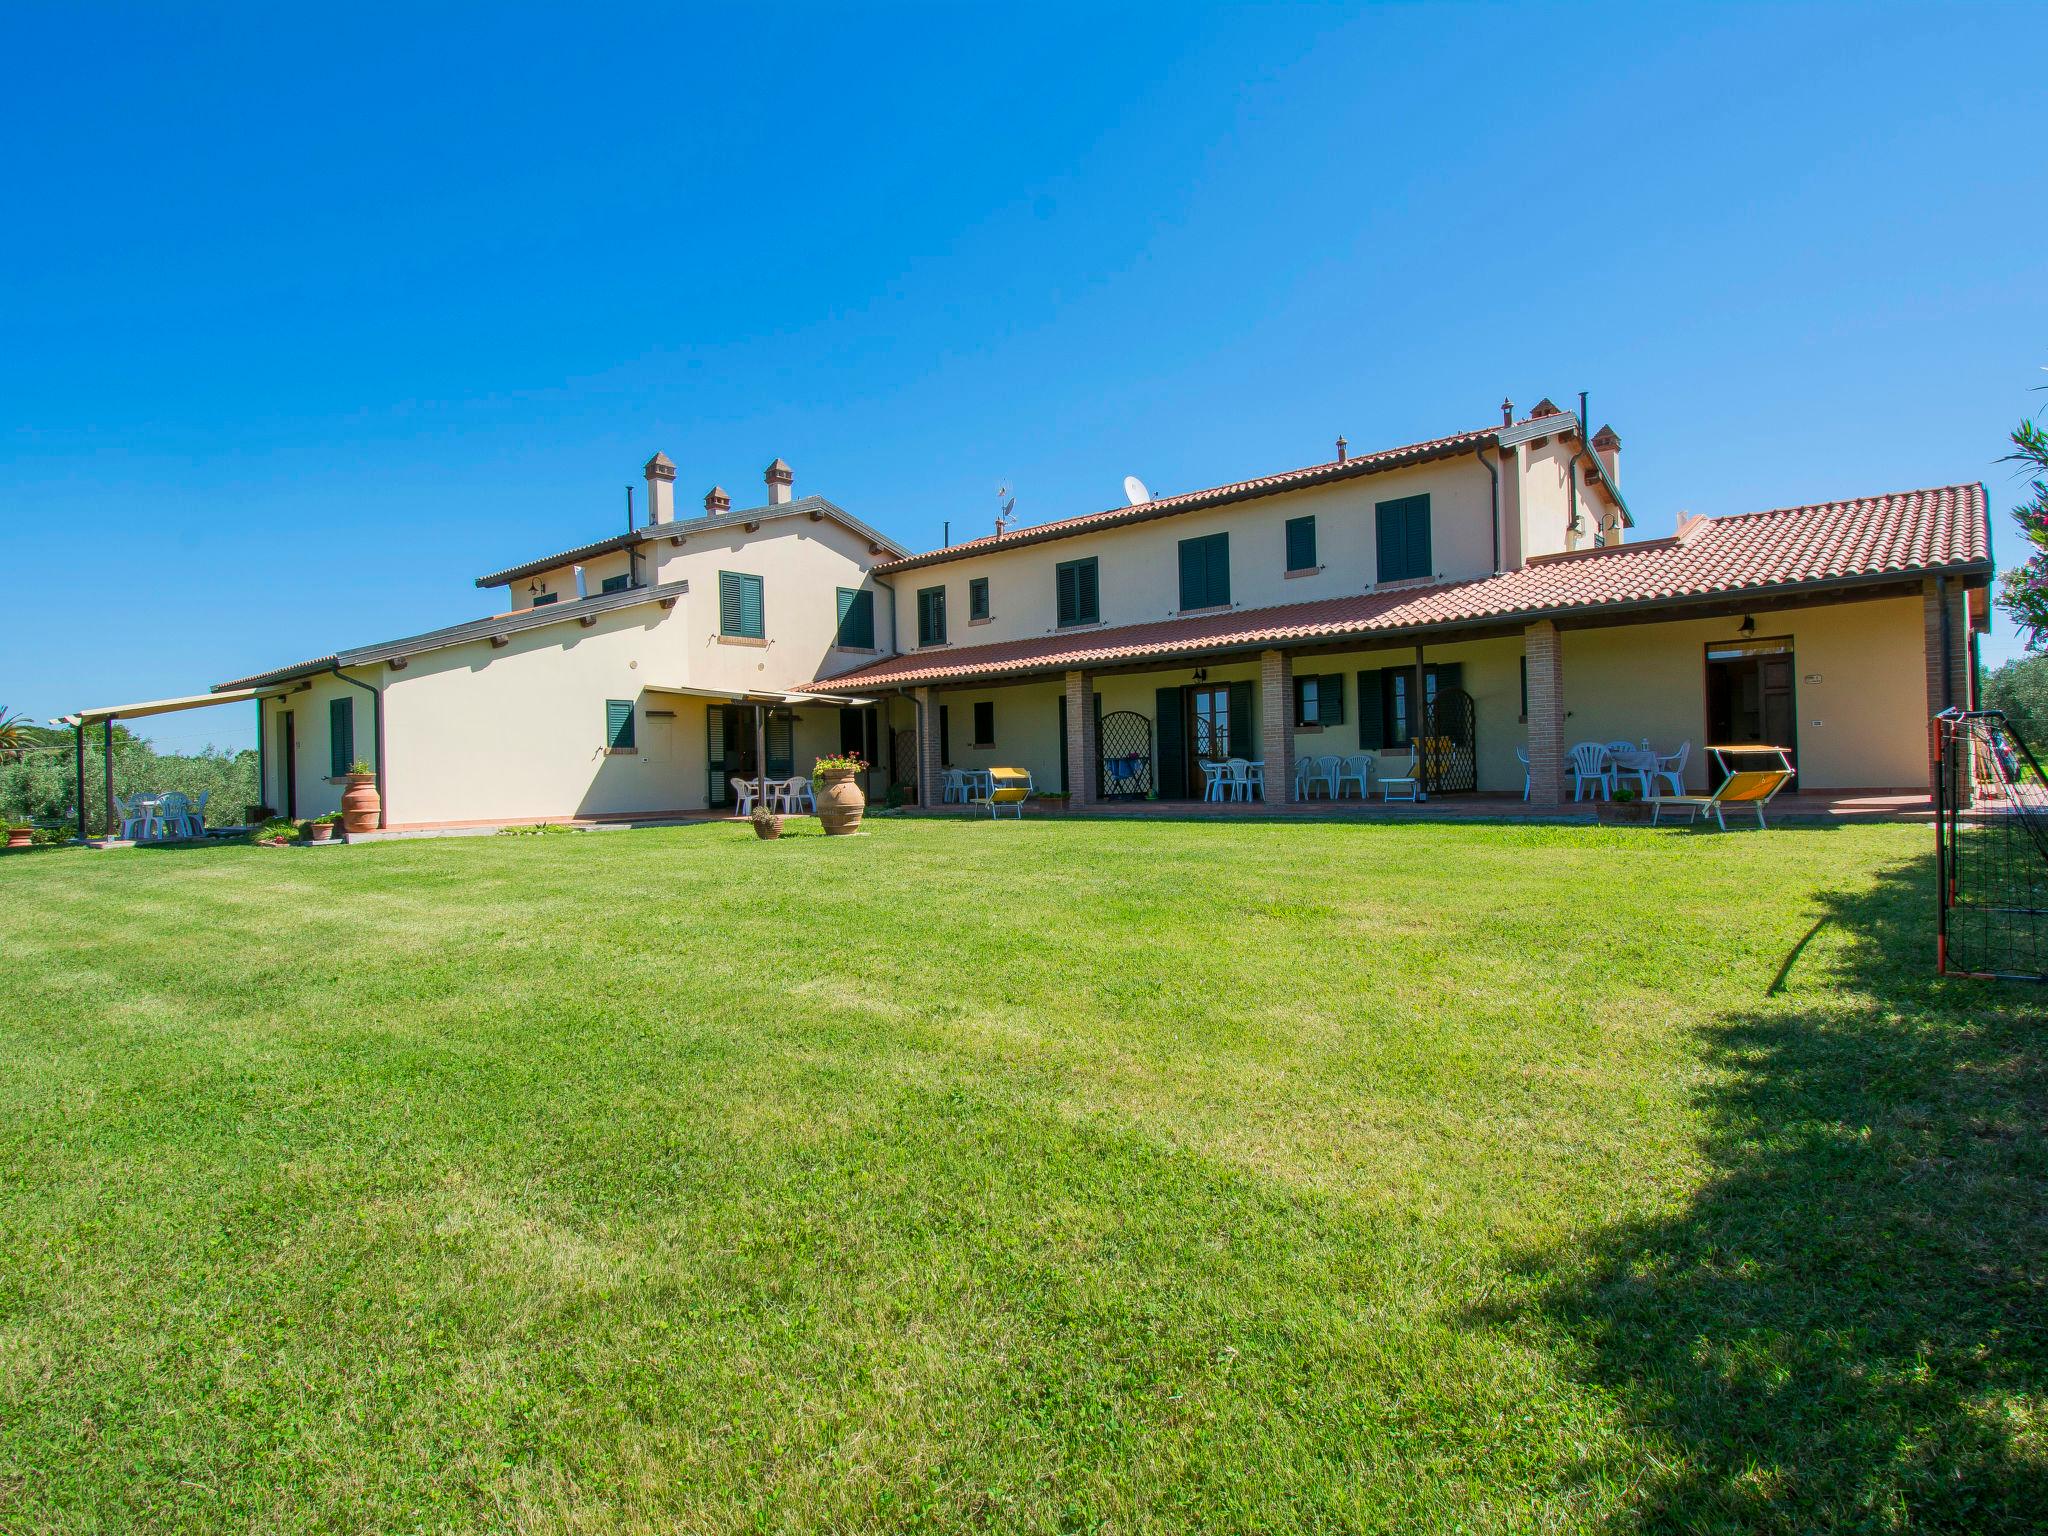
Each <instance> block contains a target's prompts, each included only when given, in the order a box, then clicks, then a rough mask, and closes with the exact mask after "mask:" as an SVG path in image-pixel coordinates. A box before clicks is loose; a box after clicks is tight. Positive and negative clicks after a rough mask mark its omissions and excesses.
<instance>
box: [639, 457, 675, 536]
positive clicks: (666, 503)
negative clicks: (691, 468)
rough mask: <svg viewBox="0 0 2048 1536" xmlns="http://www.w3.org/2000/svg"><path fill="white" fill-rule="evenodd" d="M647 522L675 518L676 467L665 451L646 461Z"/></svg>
mask: <svg viewBox="0 0 2048 1536" xmlns="http://www.w3.org/2000/svg"><path fill="white" fill-rule="evenodd" d="M646 469H647V524H648V526H649V527H653V526H654V525H655V524H656V523H672V522H674V521H675V520H676V467H675V464H674V463H673V462H671V460H670V459H669V456H668V455H667V454H665V453H657V454H656V455H655V456H654V457H653V458H651V459H649V460H648V461H647V465H646Z"/></svg>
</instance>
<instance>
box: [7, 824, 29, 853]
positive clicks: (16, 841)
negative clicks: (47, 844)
mask: <svg viewBox="0 0 2048 1536" xmlns="http://www.w3.org/2000/svg"><path fill="white" fill-rule="evenodd" d="M34 841H35V833H33V832H32V831H30V830H29V829H28V828H27V827H9V828H8V829H7V846H8V847H10V848H26V847H28V846H29V844H30V843H32V842H34Z"/></svg>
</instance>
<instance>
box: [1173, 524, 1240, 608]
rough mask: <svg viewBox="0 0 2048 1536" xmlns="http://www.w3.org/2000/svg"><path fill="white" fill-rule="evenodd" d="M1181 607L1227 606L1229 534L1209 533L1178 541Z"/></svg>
mask: <svg viewBox="0 0 2048 1536" xmlns="http://www.w3.org/2000/svg"><path fill="white" fill-rule="evenodd" d="M1180 605H1181V607H1182V608H1227V607H1229V606H1230V535H1229V534H1227V533H1211V534H1207V535H1205V536H1204V537H1202V538H1199V539H1182V540H1181V541H1180Z"/></svg>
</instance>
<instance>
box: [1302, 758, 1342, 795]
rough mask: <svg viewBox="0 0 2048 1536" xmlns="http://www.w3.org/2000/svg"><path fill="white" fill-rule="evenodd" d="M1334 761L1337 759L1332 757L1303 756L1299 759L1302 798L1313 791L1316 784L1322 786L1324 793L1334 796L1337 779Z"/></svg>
mask: <svg viewBox="0 0 2048 1536" xmlns="http://www.w3.org/2000/svg"><path fill="white" fill-rule="evenodd" d="M1336 761H1337V759H1336V758H1334V757H1305V758H1303V759H1302V760H1301V767H1300V770H1299V771H1300V775H1301V798H1302V799H1304V800H1306V799H1308V797H1309V796H1310V794H1312V793H1313V792H1314V790H1315V787H1316V785H1317V784H1321V785H1322V786H1323V792H1324V793H1325V794H1327V795H1329V796H1330V797H1331V798H1332V799H1335V798H1336V794H1337V780H1336V769H1335V767H1334V765H1335V763H1336Z"/></svg>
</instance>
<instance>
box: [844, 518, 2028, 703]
mask: <svg viewBox="0 0 2048 1536" xmlns="http://www.w3.org/2000/svg"><path fill="white" fill-rule="evenodd" d="M1984 507H1985V501H1984V487H1983V486H1982V485H1951V486H1944V487H1941V488H1940V489H1937V490H1926V491H1900V492H1895V493H1893V494H1891V495H1886V496H1871V497H1864V498H1861V499H1859V500H1855V501H1831V502H1822V503H1818V504H1815V505H1812V506H1804V507H1781V508H1778V509H1776V510H1774V511H1770V512H1749V513H1744V514H1742V515H1740V516H1736V517H1717V518H1696V519H1694V520H1692V521H1691V522H1690V523H1688V524H1687V525H1686V527H1685V528H1684V529H1683V530H1682V531H1681V532H1680V533H1679V534H1678V535H1676V536H1674V537H1672V538H1668V539H1652V540H1645V541H1643V542H1640V543H1635V544H1620V545H1615V546H1612V547H1609V548H1605V549H1596V550H1589V551H1586V552H1584V553H1580V554H1571V555H1557V556H1551V557H1548V558H1545V559H1539V560H1535V561H1532V562H1530V564H1528V565H1527V566H1525V567H1523V568H1522V569H1521V570H1518V571H1509V572H1507V573H1505V574H1503V575H1499V576H1485V577H1480V578H1477V579H1475V580H1471V581H1459V582H1447V583H1442V584H1439V585H1432V586H1420V587H1399V588H1394V589H1385V588H1383V589H1381V590H1379V591H1377V592H1365V593H1359V594H1357V595H1354V596H1350V597H1333V598H1326V599H1324V600H1322V601H1320V602H1312V603H1290V604H1287V605H1285V606H1282V607H1273V608H1256V609H1246V610H1241V611H1238V612H1233V613H1219V614H1210V615H1204V616H1203V617H1200V618H1190V619H1167V620H1162V621H1160V622H1158V623H1153V624H1130V625H1123V626H1119V627H1117V628H1112V629H1098V630H1092V631H1089V632H1087V633H1085V634H1074V633H1068V634H1056V635H1044V636H1038V637H1035V638H1032V639H1028V640H1009V641H1001V642H998V643H996V644H993V645H976V646H966V647H961V648H958V649H946V650H937V651H921V652H913V653H911V654H909V655H906V656H893V657H890V658H888V659H887V660H884V661H880V662H876V663H874V664H873V665H871V666H866V667H861V668H859V669H857V670H856V671H853V672H845V673H841V674H839V675H838V676H836V677H833V678H830V679H821V680H820V681H819V682H818V683H816V684H814V685H813V688H814V689H824V688H826V687H827V686H828V684H829V686H830V689H831V691H835V692H837V691H841V690H846V689H859V690H863V691H865V690H870V689H875V688H893V687H907V686H911V685H915V684H923V683H933V682H944V681H951V680H958V679H967V678H983V677H999V676H1003V675H1006V674H1016V673H1031V672H1048V671H1058V670H1065V669H1067V668H1072V667H1088V666H1107V665H1112V664H1115V663H1119V662H1126V661H1134V660H1142V659H1144V658H1145V657H1148V656H1154V655H1157V656H1168V655H1175V654H1183V653H1189V652H1201V651H1215V650H1232V649H1239V648H1246V647H1251V646H1258V645H1273V644H1285V643H1316V642H1321V641H1326V640H1331V639H1339V638H1343V637H1346V636H1350V635H1358V636H1370V635H1375V634H1383V633H1402V632H1408V631H1424V630H1428V629H1432V628H1456V627H1460V626H1469V625H1473V624H1484V623H1488V622H1493V621H1508V620H1513V619H1520V620H1523V621H1527V620H1530V619H1534V618H1537V617H1541V616H1544V615H1548V614H1567V613H1571V612H1574V611H1584V610H1592V609H1600V608H1617V607H1633V606H1642V605H1651V606H1655V605H1663V604H1684V603H1686V602H1691V601H1701V600H1708V599H1711V598H1714V597H1716V596H1720V595H1724V594H1739V593H1742V592H1748V591H1771V590H1776V589H1782V588H1787V587H1800V586H1812V587H1827V586H1846V585H1853V584H1856V583H1858V582H1865V581H1870V580H1873V579H1881V578H1883V577H1885V576H1892V575H1896V576H1907V575H1918V574H1921V573H1926V572H1934V571H1941V570H1948V571H1958V570H1962V571H1972V572H1988V571H1989V570H1990V565H1991V552H1990V548H1989V546H1988V544H1987V529H1986V525H1985V512H1984ZM982 542H986V543H991V544H992V543H994V542H995V541H994V540H986V541H982Z"/></svg>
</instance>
